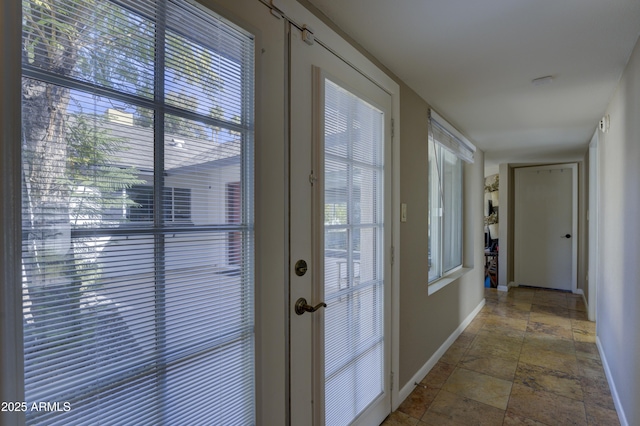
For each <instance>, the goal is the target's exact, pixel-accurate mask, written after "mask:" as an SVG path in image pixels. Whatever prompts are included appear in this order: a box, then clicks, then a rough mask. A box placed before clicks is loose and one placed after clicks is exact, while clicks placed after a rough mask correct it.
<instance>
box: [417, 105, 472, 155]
mask: <svg viewBox="0 0 640 426" xmlns="http://www.w3.org/2000/svg"><path fill="white" fill-rule="evenodd" d="M429 134H430V137H431V138H433V140H434V141H435V142H437V143H438V144H440V145H442V146H443V147H445V148H446V149H448V150H449V151H451V152H452V153H454V154H455V155H457V156H458V157H459V158H460V159H462V160H463V161H466V162H467V163H473V156H474V153H475V151H476V148H475V146H473V144H472V143H471V142H469V141H468V140H467V139H466V138H465V137H464V136H462V135H461V134H460V133H459V132H458V131H457V130H456V129H455V128H453V126H451V125H450V124H449V123H447V122H446V121H445V120H444V119H443V118H442V117H441V116H440V115H438V113H436V112H435V111H430V112H429Z"/></svg>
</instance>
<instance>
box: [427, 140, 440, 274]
mask: <svg viewBox="0 0 640 426" xmlns="http://www.w3.org/2000/svg"><path fill="white" fill-rule="evenodd" d="M441 157H442V148H441V147H440V146H439V145H437V144H435V143H434V142H433V140H430V141H429V175H428V179H429V180H428V182H427V185H428V202H429V215H428V217H427V219H428V221H429V223H428V225H429V226H428V228H427V229H428V231H427V232H428V249H429V251H428V262H429V281H433V280H434V279H436V278H439V277H440V276H441V275H442V269H441V259H442V258H441V253H440V250H441V249H440V247H441V242H440V241H441V227H442V201H441V200H442V198H441V171H440V168H441V166H442V163H441Z"/></svg>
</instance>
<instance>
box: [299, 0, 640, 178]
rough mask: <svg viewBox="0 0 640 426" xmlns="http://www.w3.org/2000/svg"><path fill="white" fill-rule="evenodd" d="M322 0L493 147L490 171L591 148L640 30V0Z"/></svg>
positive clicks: (319, 2)
mask: <svg viewBox="0 0 640 426" xmlns="http://www.w3.org/2000/svg"><path fill="white" fill-rule="evenodd" d="M310 2H311V3H312V4H313V5H315V6H316V7H317V8H318V9H319V10H320V11H322V12H323V13H324V14H325V15H327V16H328V17H329V19H331V20H332V21H333V22H334V23H335V24H337V25H338V26H339V27H340V28H342V29H343V30H344V31H345V32H346V33H348V34H349V35H350V36H351V37H353V39H354V40H355V41H356V42H358V43H359V44H361V45H362V46H363V47H364V48H365V49H366V50H368V51H369V52H370V53H371V54H373V55H374V56H375V57H376V58H378V59H379V60H380V61H381V62H382V63H383V64H384V65H385V66H387V67H388V68H389V69H390V70H391V71H392V72H393V73H395V74H396V75H397V76H398V77H400V78H401V79H402V80H403V81H404V82H405V83H407V84H408V85H409V86H410V87H411V88H412V89H413V90H415V91H416V92H417V93H418V94H419V95H420V96H421V97H422V98H424V99H425V100H426V101H427V102H428V103H429V104H430V105H431V106H432V107H433V108H434V109H435V110H436V111H438V112H439V113H440V114H441V115H442V116H444V117H446V118H447V119H448V120H449V121H450V122H451V124H453V125H454V126H455V127H457V128H458V129H459V130H460V131H461V132H462V133H463V134H465V135H466V136H467V137H469V139H470V140H472V141H473V142H474V143H475V144H476V145H477V146H478V147H479V148H481V149H482V150H484V151H485V153H486V158H485V159H486V165H487V167H486V169H487V171H488V172H495V171H497V164H499V163H503V162H547V161H567V160H575V159H579V158H581V157H582V156H583V155H584V152H585V151H586V149H587V145H588V143H589V141H590V139H591V136H592V135H593V133H594V131H595V129H596V126H597V124H598V121H599V119H600V118H601V117H602V115H603V114H604V111H605V109H606V107H607V105H608V103H609V100H610V99H611V97H612V96H613V93H614V90H615V88H616V86H617V84H618V81H619V79H620V76H621V75H622V72H623V70H624V67H625V65H626V63H627V61H628V59H629V56H630V54H631V51H632V49H633V47H634V45H635V43H636V41H637V39H638V36H639V35H640V0H393V1H384V0H310ZM547 75H551V76H553V81H552V82H551V83H549V84H545V85H540V86H534V85H533V84H532V83H531V80H533V79H535V78H538V77H543V76H547Z"/></svg>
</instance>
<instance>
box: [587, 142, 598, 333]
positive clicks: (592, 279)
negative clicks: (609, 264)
mask: <svg viewBox="0 0 640 426" xmlns="http://www.w3.org/2000/svg"><path fill="white" fill-rule="evenodd" d="M599 139H600V133H598V132H596V133H594V135H593V138H592V139H591V143H589V177H588V179H589V183H588V187H589V193H588V198H589V203H588V205H587V214H588V215H587V233H588V237H587V239H588V241H589V253H588V271H587V286H588V287H587V288H588V289H589V303H588V304H587V313H588V315H589V320H590V321H596V317H597V306H598V305H597V300H598V259H599V241H598V215H599V210H600V205H599V201H598V184H599V180H598V141H599Z"/></svg>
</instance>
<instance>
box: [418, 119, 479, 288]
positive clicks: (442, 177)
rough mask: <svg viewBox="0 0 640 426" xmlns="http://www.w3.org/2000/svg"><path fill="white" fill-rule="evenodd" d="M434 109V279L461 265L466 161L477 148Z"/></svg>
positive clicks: (431, 155) (430, 161) (431, 163)
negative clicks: (464, 169) (464, 167)
mask: <svg viewBox="0 0 640 426" xmlns="http://www.w3.org/2000/svg"><path fill="white" fill-rule="evenodd" d="M454 133H457V132H456V131H455V129H453V127H451V126H450V125H449V124H448V123H447V122H445V121H444V120H443V119H442V118H441V117H440V116H439V115H437V114H436V113H435V112H434V111H431V112H430V116H429V141H428V144H429V150H428V164H429V175H428V178H429V180H428V203H429V215H428V224H429V227H428V246H429V247H428V266H429V278H428V279H429V281H430V282H431V281H434V280H436V279H438V278H440V277H442V276H443V275H444V274H446V273H447V272H450V271H452V270H454V269H456V268H458V267H460V266H462V225H463V210H462V207H463V198H462V196H463V184H464V182H463V163H462V161H466V162H473V153H474V151H475V148H474V147H473V145H471V144H470V143H469V142H468V141H465V140H463V137H462V136H461V135H460V136H458V135H456V134H454Z"/></svg>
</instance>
